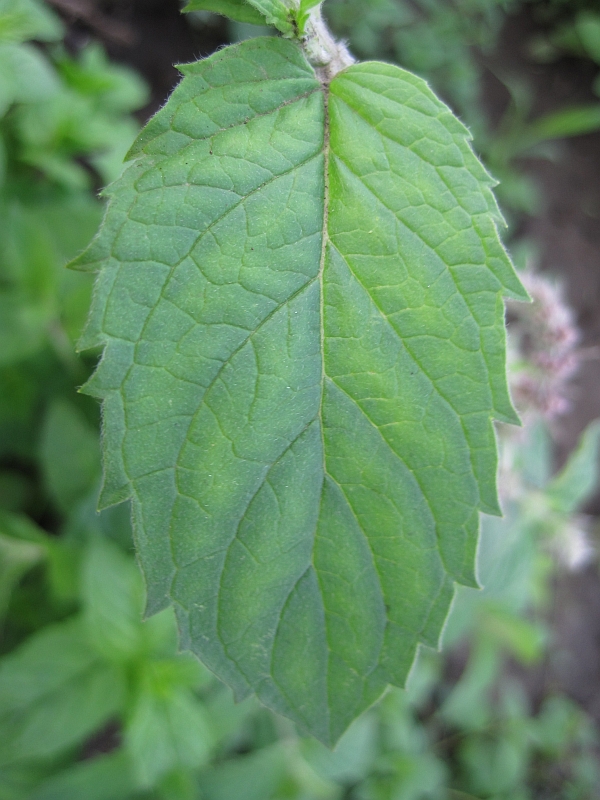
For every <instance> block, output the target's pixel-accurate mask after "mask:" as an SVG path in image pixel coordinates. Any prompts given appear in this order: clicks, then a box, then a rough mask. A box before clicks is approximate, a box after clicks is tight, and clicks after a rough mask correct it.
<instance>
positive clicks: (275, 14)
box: [248, 0, 296, 36]
mask: <svg viewBox="0 0 600 800" xmlns="http://www.w3.org/2000/svg"><path fill="white" fill-rule="evenodd" d="M248 2H249V3H251V4H252V5H253V6H254V8H255V9H256V10H257V11H258V12H259V13H260V14H261V15H262V16H263V17H264V18H265V20H266V22H267V24H268V25H273V26H274V27H275V28H277V30H278V31H281V33H282V34H283V35H284V36H294V35H295V33H296V32H295V30H294V26H293V24H292V8H291V5H290V4H289V3H286V2H284V0H248Z"/></svg>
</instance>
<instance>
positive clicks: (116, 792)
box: [29, 750, 135, 800]
mask: <svg viewBox="0 0 600 800" xmlns="http://www.w3.org/2000/svg"><path fill="white" fill-rule="evenodd" d="M134 790H135V785H134V781H133V775H132V771H131V764H130V762H129V759H128V758H127V755H126V754H125V752H124V751H122V750H117V752H115V753H110V754H109V755H106V756H98V757H97V758H93V759H88V760H86V761H83V762H82V763H80V764H75V765H74V766H72V767H69V769H66V770H64V771H63V772H59V773H58V775H55V776H53V777H52V778H50V779H49V780H48V781H45V782H44V783H43V784H42V785H41V786H39V787H38V788H37V789H36V790H35V791H34V792H33V794H32V795H31V796H30V798H29V800H82V798H85V800H125V798H128V797H130V795H133V793H134Z"/></svg>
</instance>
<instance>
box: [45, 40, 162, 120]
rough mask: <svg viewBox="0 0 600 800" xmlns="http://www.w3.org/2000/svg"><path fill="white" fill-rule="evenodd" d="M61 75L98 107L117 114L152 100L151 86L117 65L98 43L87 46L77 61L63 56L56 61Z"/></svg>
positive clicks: (134, 109) (67, 83) (135, 108)
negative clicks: (92, 99)
mask: <svg viewBox="0 0 600 800" xmlns="http://www.w3.org/2000/svg"><path fill="white" fill-rule="evenodd" d="M57 67H58V71H59V74H60V75H61V76H62V78H63V79H64V81H65V83H66V85H67V86H70V87H71V88H72V89H75V90H76V91H77V92H78V93H79V94H81V95H86V96H88V97H91V98H94V99H95V100H96V103H97V107H98V108H102V109H104V110H105V111H112V112H116V113H118V114H122V113H125V112H127V111H136V110H137V109H139V108H141V107H142V106H144V105H145V104H146V103H147V102H148V100H149V99H150V98H149V92H148V87H147V85H146V83H145V82H144V81H143V80H142V78H140V76H139V75H138V74H137V73H136V72H134V71H133V70H131V69H129V68H127V67H124V66H122V65H120V64H114V63H112V62H111V61H109V59H108V58H107V56H106V53H105V51H104V48H103V47H101V46H100V45H99V44H98V43H97V42H92V43H91V44H89V45H88V46H87V47H85V48H84V49H83V50H82V51H81V52H80V53H79V54H78V56H77V58H76V59H74V58H71V57H69V56H68V55H66V54H63V55H62V56H61V57H60V58H58V59H57Z"/></svg>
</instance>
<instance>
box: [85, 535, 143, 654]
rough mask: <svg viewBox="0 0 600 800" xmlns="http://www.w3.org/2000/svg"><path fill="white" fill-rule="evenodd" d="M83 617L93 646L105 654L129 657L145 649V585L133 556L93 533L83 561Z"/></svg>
mask: <svg viewBox="0 0 600 800" xmlns="http://www.w3.org/2000/svg"><path fill="white" fill-rule="evenodd" d="M82 597H83V603H84V612H83V613H84V619H85V623H86V628H87V635H88V637H89V641H90V643H91V646H92V647H94V648H95V649H96V650H97V651H98V652H99V653H101V654H102V656H103V657H105V658H107V659H109V660H115V661H127V660H129V659H131V658H133V657H134V656H136V655H138V654H139V653H140V652H141V650H142V645H143V633H142V613H143V609H144V587H143V584H142V578H141V575H140V572H139V569H138V568H137V566H136V564H135V562H134V561H133V559H132V558H130V557H127V556H126V555H125V554H124V553H122V552H121V551H120V550H119V549H118V548H117V546H116V545H115V544H113V543H112V542H109V541H106V540H103V539H102V538H100V537H99V536H94V537H92V539H91V541H90V543H89V545H88V548H87V552H86V555H85V557H84V561H83V570H82Z"/></svg>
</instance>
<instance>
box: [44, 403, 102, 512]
mask: <svg viewBox="0 0 600 800" xmlns="http://www.w3.org/2000/svg"><path fill="white" fill-rule="evenodd" d="M40 461H41V465H42V470H43V474H44V479H45V482H46V485H47V487H48V490H49V492H50V494H51V496H52V498H53V499H54V500H55V502H56V504H57V506H58V507H59V508H60V509H61V510H62V511H64V512H65V513H68V512H69V511H72V509H73V507H74V506H75V505H76V504H77V502H79V501H80V500H82V498H83V497H85V495H86V494H88V493H89V492H90V491H91V489H93V487H94V484H95V483H96V481H97V479H98V476H99V471H100V453H99V447H98V435H97V433H96V431H95V430H94V428H93V427H92V426H91V425H90V424H89V423H88V422H87V420H86V419H85V417H84V416H83V414H82V413H81V411H79V409H78V408H76V407H75V406H74V405H72V404H71V403H68V402H67V401H65V400H56V401H55V402H53V403H52V404H51V405H50V407H49V409H48V412H47V415H46V419H45V421H44V426H43V430H42V440H41V452H40Z"/></svg>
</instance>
